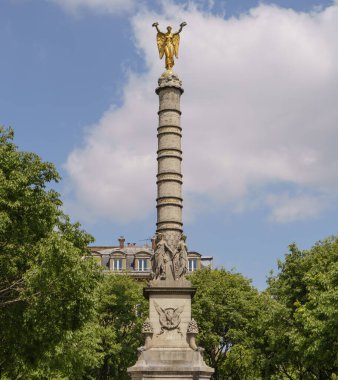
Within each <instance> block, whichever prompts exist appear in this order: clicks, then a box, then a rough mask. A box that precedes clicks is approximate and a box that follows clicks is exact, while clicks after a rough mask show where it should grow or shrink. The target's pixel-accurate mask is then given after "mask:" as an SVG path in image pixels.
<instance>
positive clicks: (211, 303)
mask: <svg viewBox="0 0 338 380" xmlns="http://www.w3.org/2000/svg"><path fill="white" fill-rule="evenodd" d="M189 279H190V280H191V281H192V284H193V285H194V286H196V287H197V292H196V295H195V297H194V299H193V303H192V314H193V317H194V318H195V319H196V321H197V322H198V325H199V328H200V333H199V335H198V343H199V344H200V345H201V347H203V348H204V349H205V353H204V357H205V359H206V362H207V363H208V364H209V365H210V366H211V367H213V368H214V369H215V374H214V375H213V378H214V379H217V380H221V379H241V380H242V379H255V378H258V377H256V374H257V373H258V368H257V365H256V355H255V348H254V341H255V340H254V336H253V334H254V332H255V329H256V327H255V324H256V323H257V320H258V316H259V314H260V312H261V307H260V305H261V299H260V295H259V293H258V291H257V290H256V289H255V288H253V287H252V285H251V284H250V281H249V280H248V279H246V278H244V277H243V276H241V275H240V274H238V273H232V272H228V271H226V270H224V269H220V270H206V269H205V270H201V271H197V272H195V273H193V274H192V275H191V276H190V277H189Z"/></svg>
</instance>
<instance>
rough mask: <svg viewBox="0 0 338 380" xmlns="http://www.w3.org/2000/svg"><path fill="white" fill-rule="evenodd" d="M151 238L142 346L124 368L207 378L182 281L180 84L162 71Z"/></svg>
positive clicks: (142, 376) (136, 375)
mask: <svg viewBox="0 0 338 380" xmlns="http://www.w3.org/2000/svg"><path fill="white" fill-rule="evenodd" d="M156 93H157V94H158V95H159V100H160V109H159V126H158V151H157V160H158V174H157V231H156V232H157V234H158V235H157V240H156V241H154V250H155V252H154V255H153V257H152V260H153V270H154V279H153V280H152V281H150V282H149V286H148V287H147V288H145V289H144V295H145V297H147V298H148V299H149V318H148V319H147V320H146V321H145V322H144V325H143V330H142V332H143V334H144V338H145V344H144V346H142V347H140V348H139V357H138V360H137V362H136V363H135V365H134V366H132V367H130V368H128V373H129V375H130V377H131V379H132V380H177V379H180V380H209V379H210V377H211V375H212V373H213V372H214V370H213V369H212V368H210V367H208V366H207V365H206V363H205V362H204V360H203V355H202V353H203V349H202V348H200V347H197V345H196V342H195V336H196V334H197V333H198V326H197V323H196V322H195V321H194V320H193V319H191V299H192V297H193V296H194V294H195V291H196V289H195V288H193V287H192V286H191V283H190V281H188V280H187V279H186V278H185V273H186V264H187V260H188V257H187V247H186V245H185V236H184V235H183V236H182V226H183V224H182V193H181V189H182V174H181V161H182V151H181V126H180V116H181V111H180V97H181V95H182V93H183V89H182V87H181V81H180V80H179V79H178V77H177V75H176V74H173V73H172V72H171V73H170V74H169V75H167V72H166V73H165V74H164V75H162V76H161V78H160V79H159V87H158V88H157V89H156Z"/></svg>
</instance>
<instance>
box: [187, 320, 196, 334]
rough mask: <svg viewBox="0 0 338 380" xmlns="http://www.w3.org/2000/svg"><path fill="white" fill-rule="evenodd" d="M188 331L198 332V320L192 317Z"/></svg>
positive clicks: (190, 332)
mask: <svg viewBox="0 0 338 380" xmlns="http://www.w3.org/2000/svg"><path fill="white" fill-rule="evenodd" d="M187 333H188V334H198V325H197V322H196V321H195V320H194V319H192V320H191V321H190V322H189V324H188V329H187Z"/></svg>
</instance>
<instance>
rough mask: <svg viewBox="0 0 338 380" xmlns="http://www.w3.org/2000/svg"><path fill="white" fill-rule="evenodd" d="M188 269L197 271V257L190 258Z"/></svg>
mask: <svg viewBox="0 0 338 380" xmlns="http://www.w3.org/2000/svg"><path fill="white" fill-rule="evenodd" d="M188 270H189V272H195V271H196V270H197V258H196V257H194V258H191V259H190V258H189V259H188Z"/></svg>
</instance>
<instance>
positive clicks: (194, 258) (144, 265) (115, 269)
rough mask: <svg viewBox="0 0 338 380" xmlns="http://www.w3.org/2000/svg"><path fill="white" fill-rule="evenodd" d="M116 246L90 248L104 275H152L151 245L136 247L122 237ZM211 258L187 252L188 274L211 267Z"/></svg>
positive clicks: (152, 251) (138, 277) (140, 276)
mask: <svg viewBox="0 0 338 380" xmlns="http://www.w3.org/2000/svg"><path fill="white" fill-rule="evenodd" d="M118 240H119V245H117V246H90V247H89V249H90V252H91V256H92V257H93V258H94V259H95V260H97V262H98V264H99V265H101V266H102V267H103V271H104V272H105V273H127V274H128V275H130V276H131V277H135V278H136V279H150V278H151V273H152V261H151V258H152V256H153V254H154V240H153V241H152V244H151V245H149V244H147V243H146V244H145V245H143V246H138V245H136V244H135V243H126V244H125V239H124V238H123V237H120V238H119V239H118ZM212 259H213V257H212V256H203V255H201V254H200V253H199V252H194V251H191V252H188V273H191V272H194V271H196V270H198V269H202V268H206V267H209V268H210V267H211V266H212Z"/></svg>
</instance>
